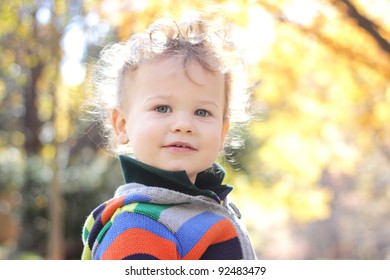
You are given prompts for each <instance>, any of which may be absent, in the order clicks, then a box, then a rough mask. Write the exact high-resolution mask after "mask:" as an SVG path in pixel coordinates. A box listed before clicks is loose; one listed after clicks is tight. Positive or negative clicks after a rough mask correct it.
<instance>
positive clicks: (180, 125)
mask: <svg viewBox="0 0 390 280" xmlns="http://www.w3.org/2000/svg"><path fill="white" fill-rule="evenodd" d="M171 130H172V132H174V133H194V125H193V123H192V121H191V117H190V116H188V115H186V114H177V115H176V117H175V118H174V120H173V123H172V127H171Z"/></svg>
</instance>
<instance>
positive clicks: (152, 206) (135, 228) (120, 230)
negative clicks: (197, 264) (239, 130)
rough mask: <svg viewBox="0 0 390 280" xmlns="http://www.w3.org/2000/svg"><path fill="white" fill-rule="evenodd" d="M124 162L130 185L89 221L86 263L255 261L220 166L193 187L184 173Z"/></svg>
mask: <svg viewBox="0 0 390 280" xmlns="http://www.w3.org/2000/svg"><path fill="white" fill-rule="evenodd" d="M120 160H121V166H122V170H123V172H124V177H125V182H126V184H124V185H122V186H120V187H119V188H118V189H117V191H116V192H115V195H114V197H113V198H112V199H110V200H108V201H106V202H104V203H103V204H101V205H100V206H99V207H97V208H96V209H95V210H93V211H92V213H91V214H90V215H89V216H88V218H87V220H86V222H85V225H84V228H83V242H84V251H83V254H82V259H138V260H140V259H165V260H190V259H192V260H195V259H255V258H256V256H255V253H254V251H253V248H252V245H251V242H250V240H249V237H248V234H247V231H246V229H245V226H244V225H243V224H242V221H241V215H240V214H239V212H238V210H237V209H236V207H235V206H234V205H233V204H232V203H230V202H229V200H228V198H227V195H228V193H229V192H230V191H231V189H232V188H231V187H230V186H226V185H222V184H221V183H222V180H223V177H224V175H225V173H224V171H223V169H222V168H221V167H220V166H219V165H218V164H214V165H213V166H212V168H211V169H212V170H207V171H204V172H202V173H200V174H199V175H198V177H197V180H196V182H195V184H192V183H191V182H190V180H189V179H188V177H187V176H186V174H185V172H184V171H174V172H170V171H163V170H160V169H156V168H153V167H150V166H147V165H144V164H142V163H140V162H138V161H136V160H134V159H131V158H129V157H125V156H120ZM207 185H208V187H206V186H207Z"/></svg>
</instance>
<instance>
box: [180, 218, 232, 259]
mask: <svg viewBox="0 0 390 280" xmlns="http://www.w3.org/2000/svg"><path fill="white" fill-rule="evenodd" d="M235 237H237V232H236V230H235V228H234V226H233V225H232V224H231V223H230V222H229V221H228V220H227V219H223V220H220V221H219V222H217V223H216V224H214V225H213V226H212V227H211V228H210V229H209V230H208V231H207V232H206V233H205V234H204V235H203V237H202V238H201V240H199V242H198V243H197V244H196V245H195V246H194V248H192V249H191V251H189V252H188V254H187V255H185V256H184V258H183V259H184V260H198V259H200V257H201V256H202V255H203V253H204V252H205V251H206V249H207V248H208V247H209V246H210V245H213V244H217V243H220V242H223V241H226V240H229V239H232V238H235Z"/></svg>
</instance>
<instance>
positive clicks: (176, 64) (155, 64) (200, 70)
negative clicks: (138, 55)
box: [134, 56, 224, 86]
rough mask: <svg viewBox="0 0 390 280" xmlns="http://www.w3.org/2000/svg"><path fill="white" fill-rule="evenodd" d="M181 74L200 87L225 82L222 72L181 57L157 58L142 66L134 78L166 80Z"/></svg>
mask: <svg viewBox="0 0 390 280" xmlns="http://www.w3.org/2000/svg"><path fill="white" fill-rule="evenodd" d="M179 73H184V74H185V76H186V77H187V78H188V79H189V80H190V81H191V82H193V83H194V84H196V85H199V86H205V85H207V84H210V83H221V82H222V83H223V81H224V74H222V73H221V72H220V71H211V70H208V69H206V68H205V67H203V66H202V65H201V64H200V63H199V62H197V61H195V60H192V61H188V62H185V61H184V58H182V57H180V56H178V57H155V58H153V59H151V60H149V61H147V62H145V63H143V64H141V66H140V67H139V68H138V69H137V70H136V71H135V73H134V74H135V75H134V78H135V79H137V78H142V77H143V78H147V79H149V78H156V74H158V75H159V76H158V77H160V78H165V77H169V76H170V77H172V76H174V75H177V74H179Z"/></svg>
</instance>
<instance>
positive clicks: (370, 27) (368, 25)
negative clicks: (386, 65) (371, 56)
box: [340, 0, 390, 56]
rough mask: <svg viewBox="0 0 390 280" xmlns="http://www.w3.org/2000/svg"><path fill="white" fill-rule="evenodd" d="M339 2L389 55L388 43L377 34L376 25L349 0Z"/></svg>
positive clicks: (389, 47) (389, 44)
mask: <svg viewBox="0 0 390 280" xmlns="http://www.w3.org/2000/svg"><path fill="white" fill-rule="evenodd" d="M340 2H341V3H343V4H344V5H345V7H346V8H347V13H348V15H349V16H350V17H351V18H353V19H354V20H355V21H356V23H357V24H358V25H359V26H360V27H361V28H363V29H364V30H366V31H367V32H368V33H369V34H370V35H371V37H372V38H374V40H375V41H376V42H377V43H378V45H379V46H380V48H381V49H382V50H384V51H385V52H386V53H387V54H388V55H389V56H390V43H389V42H388V41H387V40H386V39H385V38H383V37H382V35H381V34H379V32H378V26H377V25H376V24H375V23H374V22H373V21H372V20H370V19H368V18H367V17H365V16H363V15H362V14H361V13H360V12H359V11H358V9H357V8H356V7H355V5H354V4H353V3H351V1H349V0H340Z"/></svg>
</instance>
